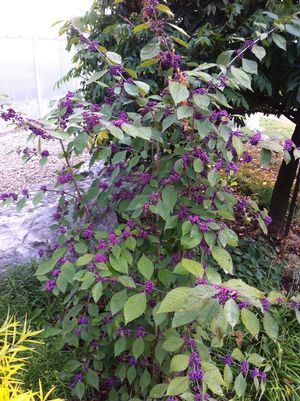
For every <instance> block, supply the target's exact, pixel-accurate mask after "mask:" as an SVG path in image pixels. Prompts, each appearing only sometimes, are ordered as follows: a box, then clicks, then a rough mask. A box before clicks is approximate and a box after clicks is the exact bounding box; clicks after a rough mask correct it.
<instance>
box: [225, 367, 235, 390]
mask: <svg viewBox="0 0 300 401" xmlns="http://www.w3.org/2000/svg"><path fill="white" fill-rule="evenodd" d="M232 381H233V373H232V370H231V367H230V366H229V365H225V366H224V383H225V385H226V387H227V389H229V387H230V384H231V383H232Z"/></svg>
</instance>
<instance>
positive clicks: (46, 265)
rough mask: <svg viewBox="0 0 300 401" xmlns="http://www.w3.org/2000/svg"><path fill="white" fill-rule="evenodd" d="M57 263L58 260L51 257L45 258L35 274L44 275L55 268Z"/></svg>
mask: <svg viewBox="0 0 300 401" xmlns="http://www.w3.org/2000/svg"><path fill="white" fill-rule="evenodd" d="M55 265H56V260H51V259H47V260H44V261H43V262H42V263H41V264H40V265H39V267H38V269H37V271H36V273H35V276H42V275H44V274H47V273H49V272H51V270H53V268H54V267H55Z"/></svg>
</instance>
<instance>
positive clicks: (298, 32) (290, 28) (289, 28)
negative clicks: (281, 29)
mask: <svg viewBox="0 0 300 401" xmlns="http://www.w3.org/2000/svg"><path fill="white" fill-rule="evenodd" d="M285 29H286V31H287V32H288V33H290V34H291V35H294V36H297V37H298V38H300V29H298V28H296V27H295V26H293V25H290V24H287V25H286V26H285Z"/></svg>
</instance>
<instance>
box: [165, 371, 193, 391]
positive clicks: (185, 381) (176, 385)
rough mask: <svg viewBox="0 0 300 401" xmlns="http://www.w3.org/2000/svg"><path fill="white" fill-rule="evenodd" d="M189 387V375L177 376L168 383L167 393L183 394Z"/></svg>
mask: <svg viewBox="0 0 300 401" xmlns="http://www.w3.org/2000/svg"><path fill="white" fill-rule="evenodd" d="M188 389H189V377H188V376H183V377H175V379H173V380H172V381H171V383H170V384H169V385H168V389H167V395H178V394H182V393H184V392H185V391H187V390H188Z"/></svg>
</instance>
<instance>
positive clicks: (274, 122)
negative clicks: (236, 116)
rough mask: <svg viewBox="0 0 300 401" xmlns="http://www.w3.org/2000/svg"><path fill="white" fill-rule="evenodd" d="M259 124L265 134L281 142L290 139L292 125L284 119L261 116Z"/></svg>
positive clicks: (292, 129)
mask: <svg viewBox="0 0 300 401" xmlns="http://www.w3.org/2000/svg"><path fill="white" fill-rule="evenodd" d="M259 123H260V126H261V128H262V130H263V131H264V133H265V134H267V135H270V136H272V137H275V138H278V139H281V140H282V139H287V138H290V137H291V136H292V134H293V131H294V124H293V123H292V122H291V121H289V120H286V119H279V118H276V117H271V116H269V117H267V116H261V117H260V119H259Z"/></svg>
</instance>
